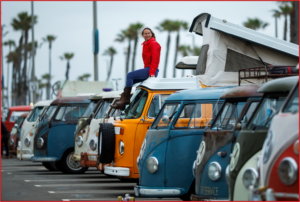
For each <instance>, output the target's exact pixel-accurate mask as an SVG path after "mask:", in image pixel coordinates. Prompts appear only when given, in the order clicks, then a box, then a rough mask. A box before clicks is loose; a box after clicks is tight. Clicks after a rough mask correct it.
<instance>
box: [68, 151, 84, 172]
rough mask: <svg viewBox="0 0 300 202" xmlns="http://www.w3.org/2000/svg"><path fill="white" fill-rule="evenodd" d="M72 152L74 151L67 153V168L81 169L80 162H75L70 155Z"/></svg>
mask: <svg viewBox="0 0 300 202" xmlns="http://www.w3.org/2000/svg"><path fill="white" fill-rule="evenodd" d="M73 154H74V152H71V153H69V155H68V156H67V159H66V160H67V165H68V167H69V168H71V169H72V170H80V169H82V167H81V166H80V162H76V161H74V160H73V159H72V155H73Z"/></svg>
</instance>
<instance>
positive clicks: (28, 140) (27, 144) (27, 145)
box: [24, 137, 30, 147]
mask: <svg viewBox="0 0 300 202" xmlns="http://www.w3.org/2000/svg"><path fill="white" fill-rule="evenodd" d="M26 140H27V141H26ZM24 144H25V146H26V147H29V146H30V139H29V138H28V137H26V138H25V140H24Z"/></svg>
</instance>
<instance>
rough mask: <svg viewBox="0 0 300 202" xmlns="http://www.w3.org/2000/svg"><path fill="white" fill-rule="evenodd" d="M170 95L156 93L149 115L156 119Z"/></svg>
mask: <svg viewBox="0 0 300 202" xmlns="http://www.w3.org/2000/svg"><path fill="white" fill-rule="evenodd" d="M168 97H169V95H160V94H156V95H154V96H153V99H152V102H151V104H150V107H149V111H148V114H147V116H148V117H149V118H151V119H154V118H155V117H156V116H157V115H158V113H159V111H160V109H161V107H162V105H163V104H164V103H165V100H166V99H167V98H168Z"/></svg>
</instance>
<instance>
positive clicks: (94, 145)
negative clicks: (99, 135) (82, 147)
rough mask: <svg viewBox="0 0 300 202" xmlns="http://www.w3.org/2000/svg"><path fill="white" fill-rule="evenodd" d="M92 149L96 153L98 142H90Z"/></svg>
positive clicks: (92, 140)
mask: <svg viewBox="0 0 300 202" xmlns="http://www.w3.org/2000/svg"><path fill="white" fill-rule="evenodd" d="M90 148H91V150H93V151H95V150H96V149H97V142H96V140H94V139H91V141H90Z"/></svg>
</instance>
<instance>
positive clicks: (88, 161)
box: [80, 152, 97, 168]
mask: <svg viewBox="0 0 300 202" xmlns="http://www.w3.org/2000/svg"><path fill="white" fill-rule="evenodd" d="M80 165H81V166H82V167H84V168H85V167H97V156H96V155H95V154H93V155H89V154H87V153H86V152H85V153H82V152H81V155H80Z"/></svg>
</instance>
